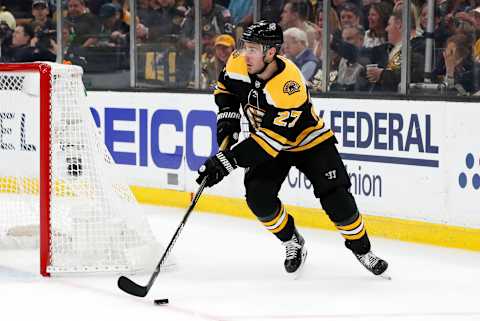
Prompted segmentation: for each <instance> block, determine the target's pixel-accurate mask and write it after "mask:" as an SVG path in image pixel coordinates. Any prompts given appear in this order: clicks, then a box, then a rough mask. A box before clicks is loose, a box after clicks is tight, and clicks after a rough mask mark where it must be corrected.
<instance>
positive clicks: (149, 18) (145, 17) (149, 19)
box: [137, 0, 155, 28]
mask: <svg viewBox="0 0 480 321" xmlns="http://www.w3.org/2000/svg"><path fill="white" fill-rule="evenodd" d="M154 13H155V12H154V10H153V9H152V7H150V0H138V2H137V17H138V19H139V20H140V23H141V24H143V25H144V26H145V27H147V28H149V27H150V26H151V25H152V23H153V22H154V21H153V19H154Z"/></svg>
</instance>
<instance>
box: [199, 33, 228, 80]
mask: <svg viewBox="0 0 480 321" xmlns="http://www.w3.org/2000/svg"><path fill="white" fill-rule="evenodd" d="M234 50H235V39H234V38H233V37H232V36H231V35H227V34H223V35H220V36H218V37H216V39H215V53H214V55H213V57H210V58H208V57H207V55H206V54H204V55H203V56H202V58H203V59H202V85H201V88H202V89H207V88H208V89H213V88H214V87H215V85H216V83H217V78H218V75H219V74H220V71H221V70H222V69H223V67H225V65H226V63H227V60H228V57H230V54H231V53H232V52H233V51H234Z"/></svg>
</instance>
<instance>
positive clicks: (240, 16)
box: [228, 0, 253, 27]
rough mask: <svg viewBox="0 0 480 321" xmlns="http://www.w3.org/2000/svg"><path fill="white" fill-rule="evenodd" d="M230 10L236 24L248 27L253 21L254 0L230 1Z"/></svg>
mask: <svg viewBox="0 0 480 321" xmlns="http://www.w3.org/2000/svg"><path fill="white" fill-rule="evenodd" d="M228 11H230V14H231V15H232V23H233V25H235V26H241V27H247V26H249V25H251V24H252V23H253V1H252V0H235V1H230V4H229V5H228Z"/></svg>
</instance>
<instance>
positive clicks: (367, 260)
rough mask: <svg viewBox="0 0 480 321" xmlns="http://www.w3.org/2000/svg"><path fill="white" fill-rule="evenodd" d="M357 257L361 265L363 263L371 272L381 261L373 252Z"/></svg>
mask: <svg viewBox="0 0 480 321" xmlns="http://www.w3.org/2000/svg"><path fill="white" fill-rule="evenodd" d="M356 256H357V258H358V260H359V261H360V263H362V264H363V265H364V266H365V267H366V268H368V269H369V270H372V269H373V267H374V266H375V265H377V263H378V262H379V261H380V259H379V258H378V257H377V256H376V255H375V254H373V253H372V252H371V251H370V252H367V253H365V254H356Z"/></svg>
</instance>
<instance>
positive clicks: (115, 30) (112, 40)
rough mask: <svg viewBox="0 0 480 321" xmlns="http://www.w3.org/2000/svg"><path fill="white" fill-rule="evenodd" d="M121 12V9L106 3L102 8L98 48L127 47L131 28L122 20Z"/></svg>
mask: <svg viewBox="0 0 480 321" xmlns="http://www.w3.org/2000/svg"><path fill="white" fill-rule="evenodd" d="M120 10H121V8H120V7H118V6H117V5H115V4H112V3H105V4H104V5H102V6H101V7H100V11H99V13H98V17H99V18H100V21H101V24H102V26H101V30H100V37H99V38H100V40H99V43H98V44H97V45H98V46H104V45H106V46H109V47H118V46H124V45H126V43H127V35H128V33H129V30H130V28H129V26H128V25H127V24H126V23H125V22H123V21H122V20H121V19H120V15H121V12H120Z"/></svg>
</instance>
